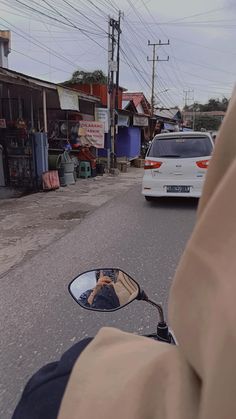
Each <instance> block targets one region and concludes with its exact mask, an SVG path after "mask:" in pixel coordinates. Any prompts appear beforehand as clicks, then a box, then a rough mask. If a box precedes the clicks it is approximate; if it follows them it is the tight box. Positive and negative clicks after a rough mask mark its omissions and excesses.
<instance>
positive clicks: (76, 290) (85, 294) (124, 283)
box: [68, 268, 176, 345]
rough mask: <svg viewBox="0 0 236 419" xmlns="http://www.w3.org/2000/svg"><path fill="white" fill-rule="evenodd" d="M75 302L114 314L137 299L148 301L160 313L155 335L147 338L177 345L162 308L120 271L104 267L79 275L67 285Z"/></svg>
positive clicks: (89, 308) (91, 308) (135, 282)
mask: <svg viewBox="0 0 236 419" xmlns="http://www.w3.org/2000/svg"><path fill="white" fill-rule="evenodd" d="M68 289H69V292H70V294H71V296H72V297H73V299H74V300H75V301H76V302H77V303H78V304H79V305H80V306H81V307H83V308H85V309H87V310H93V311H99V312H113V311H116V310H120V309H121V308H123V307H125V306H127V305H128V304H130V303H131V302H132V301H134V300H141V301H146V302H147V303H149V304H151V305H152V306H153V307H155V308H156V309H157V310H158V313H159V322H158V324H157V331H156V333H153V334H149V335H145V336H147V337H150V338H153V339H155V340H158V341H161V342H166V343H170V344H173V345H176V339H175V337H174V334H173V332H172V331H170V330H169V327H168V325H167V323H166V321H165V317H164V312H163V309H162V306H161V305H160V304H158V303H156V302H155V301H153V300H151V299H150V298H149V297H148V295H147V294H146V292H145V291H144V290H143V289H141V287H140V285H139V284H138V282H137V281H135V280H134V279H133V278H131V276H130V275H128V274H127V273H126V272H124V271H122V270H121V269H117V268H101V269H96V270H91V271H87V272H84V273H82V274H80V275H78V276H77V277H76V278H75V279H73V281H71V283H70V284H69V286H68Z"/></svg>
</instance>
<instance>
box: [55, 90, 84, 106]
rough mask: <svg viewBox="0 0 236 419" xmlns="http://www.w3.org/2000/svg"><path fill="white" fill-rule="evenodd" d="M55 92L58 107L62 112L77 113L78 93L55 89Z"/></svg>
mask: <svg viewBox="0 0 236 419" xmlns="http://www.w3.org/2000/svg"><path fill="white" fill-rule="evenodd" d="M57 92H58V96H59V101H60V107H61V109H62V110H64V111H79V96H78V93H76V92H73V91H72V90H68V89H64V88H63V87H59V86H58V87H57Z"/></svg>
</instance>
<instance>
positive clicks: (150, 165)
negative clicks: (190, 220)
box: [142, 132, 214, 201]
mask: <svg viewBox="0 0 236 419" xmlns="http://www.w3.org/2000/svg"><path fill="white" fill-rule="evenodd" d="M213 147H214V143H213V140H212V137H211V135H210V134H209V133H207V132H204V133H203V132H191V133H190V132H178V133H177V132H172V133H168V134H159V135H157V136H156V137H154V139H153V141H152V144H151V146H150V147H149V149H148V152H147V155H146V158H145V163H144V176H143V183H142V194H143V195H144V197H145V198H146V200H147V201H151V200H152V199H153V198H155V197H164V196H169V197H173V196H175V197H176V196H182V197H196V198H199V197H200V196H201V193H202V187H203V183H204V180H205V175H206V171H207V168H208V165H209V161H210V159H211V154H212V151H213Z"/></svg>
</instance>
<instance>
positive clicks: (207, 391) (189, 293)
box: [59, 93, 236, 419]
mask: <svg viewBox="0 0 236 419" xmlns="http://www.w3.org/2000/svg"><path fill="white" fill-rule="evenodd" d="M169 320H170V323H171V326H172V328H173V329H174V332H175V334H176V337H177V339H178V342H179V347H173V346H170V345H167V344H163V343H156V342H154V341H152V340H151V339H147V338H143V337H140V336H135V335H131V334H128V333H124V332H121V331H119V330H116V329H111V328H104V329H102V330H101V331H100V332H99V333H98V335H97V336H96V338H95V339H94V340H93V342H92V343H91V344H90V345H89V346H88V348H87V349H86V350H85V351H84V352H83V354H82V355H81V357H80V358H79V360H78V361H77V363H76V364H75V367H74V369H73V372H72V374H71V377H70V380H69V383H68V386H67V389H66V392H65V395H64V399H63V401H62V405H61V410H60V413H59V419H94V418H96V419H111V418H112V419H121V418H122V419H141V418H142V419H143V418H148V419H149V418H150V419H151V418H154V419H192V418H193V419H233V418H236V93H235V94H234V96H233V98H232V99H231V103H230V106H229V109H228V112H227V115H226V117H225V120H224V122H223V124H222V127H221V130H220V134H219V137H218V140H217V144H216V149H215V152H214V155H213V158H212V161H211V164H210V167H209V169H208V176H207V181H206V183H205V188H204V193H203V196H202V198H201V201H200V205H199V209H198V219H197V223H196V227H195V229H194V232H193V234H192V237H191V239H190V240H189V242H188V244H187V247H186V250H185V252H184V254H183V257H182V259H181V261H180V264H179V267H178V269H177V272H176V275H175V279H174V282H173V286H172V289H171V293H170V300H169Z"/></svg>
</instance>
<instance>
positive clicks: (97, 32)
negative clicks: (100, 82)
mask: <svg viewBox="0 0 236 419" xmlns="http://www.w3.org/2000/svg"><path fill="white" fill-rule="evenodd" d="M27 6H28V7H27ZM0 9H1V10H0V28H1V29H11V30H12V52H11V54H10V56H9V67H10V68H11V69H14V70H16V71H20V72H24V73H26V74H30V75H34V76H36V77H39V78H43V79H45V80H50V81H55V82H61V81H64V80H66V79H68V78H70V76H71V74H72V72H73V71H74V70H76V69H84V70H88V71H92V70H95V69H98V68H99V69H103V70H104V72H105V73H106V72H107V30H108V29H107V26H108V23H107V21H108V17H107V16H108V15H111V16H112V17H114V18H117V17H118V10H119V9H120V10H121V11H122V12H124V16H123V18H122V22H121V28H122V35H121V49H122V51H121V66H120V72H121V74H120V84H121V85H122V86H123V87H125V88H127V89H128V90H131V91H143V92H144V93H145V94H146V96H147V98H148V99H150V95H151V64H152V63H151V62H148V61H147V56H149V57H150V58H151V57H152V49H151V47H150V46H148V40H150V42H152V43H154V42H158V41H159V39H160V40H161V41H162V42H167V41H168V39H169V40H170V46H162V47H158V51H157V54H158V56H159V58H160V59H165V58H167V56H168V55H169V57H170V58H169V61H168V62H164V61H163V62H159V63H157V67H156V77H155V95H156V102H157V105H158V106H165V107H171V106H174V105H178V106H180V107H182V106H183V103H184V100H183V97H184V90H185V91H187V90H188V91H189V92H188V94H187V98H188V103H191V102H193V99H194V100H195V101H198V102H206V101H207V100H208V99H209V98H210V97H215V98H222V97H223V96H226V97H230V94H231V92H232V89H233V86H234V83H235V76H236V50H235V44H236V1H235V0H198V1H192V2H191V1H189V0H178V1H177V0H165V1H158V0H57V1H56V0H0Z"/></svg>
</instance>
